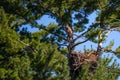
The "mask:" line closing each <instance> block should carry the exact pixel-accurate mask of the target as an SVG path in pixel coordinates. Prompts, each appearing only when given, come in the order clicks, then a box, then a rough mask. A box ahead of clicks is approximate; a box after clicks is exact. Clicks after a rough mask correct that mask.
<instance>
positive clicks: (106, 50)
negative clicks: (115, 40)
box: [103, 49, 120, 54]
mask: <svg viewBox="0 0 120 80" xmlns="http://www.w3.org/2000/svg"><path fill="white" fill-rule="evenodd" d="M103 51H104V52H111V53H114V54H116V53H120V51H113V50H108V49H103Z"/></svg>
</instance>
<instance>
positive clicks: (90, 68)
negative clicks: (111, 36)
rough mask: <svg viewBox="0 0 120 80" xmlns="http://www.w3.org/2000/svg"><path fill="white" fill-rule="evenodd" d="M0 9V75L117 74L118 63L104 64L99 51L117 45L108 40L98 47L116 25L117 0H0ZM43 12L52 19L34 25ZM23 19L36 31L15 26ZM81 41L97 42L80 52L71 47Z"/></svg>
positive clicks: (22, 79)
mask: <svg viewBox="0 0 120 80" xmlns="http://www.w3.org/2000/svg"><path fill="white" fill-rule="evenodd" d="M6 4H7V5H6ZM111 10H112V11H111ZM94 11H98V17H97V18H96V22H95V23H93V24H92V25H90V26H89V27H87V26H86V25H85V24H87V23H88V22H89V19H88V16H89V15H90V14H92V13H93V12H94ZM115 11H116V12H117V13H116V12H115ZM0 13H1V14H0V19H1V20H0V37H1V38H0V59H1V61H0V64H1V65H0V74H1V75H0V79H2V80H10V79H11V80H28V79H29V80H38V79H40V80H41V79H42V80H61V79H62V80H70V79H71V80H79V79H81V80H87V79H88V80H110V79H112V80H116V79H117V77H118V74H119V73H120V72H119V71H118V70H119V69H118V65H116V63H113V65H112V66H111V67H108V63H109V62H110V61H111V59H110V60H108V59H102V58H101V57H100V56H101V54H102V53H103V52H113V53H119V47H118V48H117V49H116V50H115V51H112V50H111V48H112V46H113V43H112V42H111V43H110V45H109V46H106V47H105V48H102V47H101V44H102V43H103V42H104V41H105V39H106V37H107V34H108V32H109V31H113V30H116V28H117V29H118V28H119V0H116V1H114V0H111V1H109V0H105V1H102V0H91V1H89V0H86V1H83V0H82V1H79V0H76V1H74V0H69V1H68V0H62V1H61V0H40V1H39V0H31V1H29V0H17V1H16V0H10V1H8V0H4V1H0ZM44 15H49V16H50V17H51V18H53V19H55V20H56V22H57V23H58V24H49V25H48V26H44V25H39V24H38V23H37V22H36V20H37V19H39V18H41V17H42V16H44ZM74 20H76V22H74ZM23 24H31V26H32V27H36V28H39V29H40V31H38V32H34V33H31V32H29V31H28V30H27V28H23V29H22V30H21V29H20V27H21V26H22V25H23ZM76 32H79V33H81V34H80V35H77V34H75V33H76ZM82 38H84V39H82ZM78 39H82V40H83V41H81V42H77V40H78ZM87 41H92V42H94V43H96V44H98V47H97V49H96V50H89V51H87V52H86V51H85V52H84V54H81V52H76V51H75V50H74V49H75V47H76V46H77V45H79V44H82V43H85V42H87ZM92 51H93V52H94V53H93V52H92ZM91 55H92V57H91ZM118 56H119V55H118ZM93 57H94V58H93ZM101 73H102V75H101Z"/></svg>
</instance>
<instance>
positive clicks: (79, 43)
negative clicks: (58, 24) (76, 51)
mask: <svg viewBox="0 0 120 80" xmlns="http://www.w3.org/2000/svg"><path fill="white" fill-rule="evenodd" d="M89 39H90V38H87V39H86V40H84V41H81V42H77V43H75V44H74V45H73V46H72V48H74V47H75V46H77V45H79V44H82V43H85V42H87V41H88V40H89Z"/></svg>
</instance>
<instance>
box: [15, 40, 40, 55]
mask: <svg viewBox="0 0 120 80" xmlns="http://www.w3.org/2000/svg"><path fill="white" fill-rule="evenodd" d="M17 41H18V42H20V43H21V44H23V45H24V46H26V47H29V48H30V49H31V50H32V51H33V52H35V53H38V51H37V50H36V49H34V48H33V47H31V46H30V44H28V43H25V42H23V41H21V40H17Z"/></svg>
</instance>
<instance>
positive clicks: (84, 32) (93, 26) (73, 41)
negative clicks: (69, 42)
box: [73, 26, 94, 42]
mask: <svg viewBox="0 0 120 80" xmlns="http://www.w3.org/2000/svg"><path fill="white" fill-rule="evenodd" d="M93 27H94V26H91V27H90V28H88V30H87V31H85V32H84V33H82V34H80V35H78V36H77V38H75V39H73V42H75V41H76V40H77V39H79V38H80V37H82V36H83V35H85V34H86V33H87V32H89V31H90V30H92V28H93Z"/></svg>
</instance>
